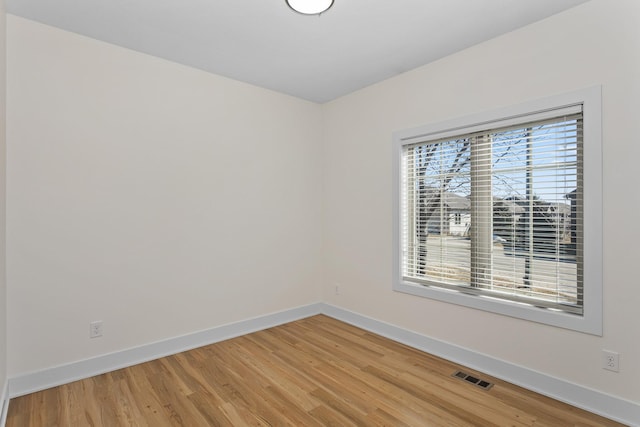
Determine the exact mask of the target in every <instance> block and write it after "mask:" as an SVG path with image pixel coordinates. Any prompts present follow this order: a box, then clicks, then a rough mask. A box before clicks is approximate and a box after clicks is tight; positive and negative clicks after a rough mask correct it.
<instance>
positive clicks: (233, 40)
mask: <svg viewBox="0 0 640 427" xmlns="http://www.w3.org/2000/svg"><path fill="white" fill-rule="evenodd" d="M585 1H587V0H335V3H334V6H333V7H332V8H331V9H330V10H329V11H327V12H326V13H324V14H322V15H321V16H304V15H300V14H298V13H295V12H293V11H292V10H290V9H289V8H288V7H287V5H286V3H285V1H284V0H55V1H52V0H6V4H7V11H8V12H9V13H12V14H15V15H18V16H22V17H25V18H29V19H32V20H35V21H39V22H42V23H45V24H48V25H52V26H55V27H59V28H62V29H65V30H68V31H72V32H75V33H79V34H83V35H86V36H89V37H92V38H95V39H99V40H103V41H106V42H109V43H112V44H116V45H119V46H123V47H127V48H130V49H133V50H136V51H139V52H144V53H147V54H150V55H155V56H158V57H161V58H165V59H168V60H171V61H175V62H178V63H182V64H185V65H189V66H191V67H196V68H199V69H202V70H206V71H210V72H212V73H215V74H219V75H223V76H227V77H231V78H233V79H236V80H241V81H244V82H248V83H251V84H254V85H257V86H261V87H264V88H268V89H272V90H275V91H278V92H283V93H286V94H289V95H293V96H296V97H300V98H304V99H308V100H311V101H314V102H320V103H322V102H326V101H330V100H332V99H335V98H337V97H340V96H342V95H345V94H347V93H350V92H353V91H355V90H357V89H360V88H363V87H365V86H368V85H370V84H373V83H376V82H379V81H381V80H384V79H387V78H389V77H392V76H394V75H396V74H400V73H402V72H404V71H407V70H411V69H413V68H416V67H418V66H421V65H424V64H426V63H429V62H431V61H434V60H436V59H439V58H442V57H444V56H447V55H449V54H451V53H454V52H456V51H459V50H462V49H464V48H467V47H469V46H472V45H474V44H477V43H480V42H482V41H485V40H488V39H491V38H493V37H496V36H498V35H500V34H504V33H506V32H509V31H512V30H514V29H516V28H519V27H522V26H524V25H527V24H530V23H532V22H535V21H538V20H540V19H543V18H545V17H548V16H550V15H553V14H555V13H559V12H561V11H563V10H565V9H568V8H570V7H573V6H576V5H578V4H580V3H584V2H585Z"/></svg>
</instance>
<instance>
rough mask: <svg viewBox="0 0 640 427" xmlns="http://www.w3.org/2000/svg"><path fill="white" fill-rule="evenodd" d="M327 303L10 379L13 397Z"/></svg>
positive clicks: (257, 326) (301, 313) (213, 340)
mask: <svg viewBox="0 0 640 427" xmlns="http://www.w3.org/2000/svg"><path fill="white" fill-rule="evenodd" d="M322 307H323V304H321V303H316V304H310V305H306V306H302V307H297V308H293V309H290V310H284V311H281V312H277V313H271V314H267V315H264V316H259V317H256V318H253V319H248V320H243V321H240V322H235V323H230V324H227V325H223V326H218V327H215V328H212V329H208V330H205V331H200V332H195V333H192V334H187V335H183V336H180V337H176V338H170V339H167V340H163V341H159V342H155V343H151V344H146V345H142V346H140V347H135V348H131V349H128V350H123V351H118V352H115V353H110V354H105V355H102V356H98V357H94V358H91V359H87V360H81V361H78V362H73V363H69V364H66V365H62V366H56V367H53V368H49V369H45V370H42V371H37V372H32V373H28V374H24V375H20V376H17V377H14V378H9V389H8V390H9V397H10V398H14V397H18V396H22V395H25V394H29V393H33V392H36V391H40V390H45V389H47V388H51V387H55V386H58V385H62V384H68V383H70V382H73V381H77V380H81V379H84V378H90V377H93V376H95V375H100V374H104V373H105V372H111V371H114V370H116V369H121V368H126V367H128V366H133V365H137V364H139V363H143V362H148V361H150V360H154V359H158V358H160V357H164V356H169V355H172V354H176V353H181V352H183V351H187V350H191V349H194V348H197V347H202V346H204V345H207V344H213V343H216V342H220V341H224V340H227V339H230V338H235V337H239V336H241V335H245V334H249V333H252V332H256V331H259V330H262V329H267V328H271V327H273V326H278V325H282V324H284V323H289V322H293V321H295V320H299V319H303V318H305V317H309V316H313V315H316V314H319V313H321V311H322Z"/></svg>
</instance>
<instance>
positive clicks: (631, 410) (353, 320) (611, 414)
mask: <svg viewBox="0 0 640 427" xmlns="http://www.w3.org/2000/svg"><path fill="white" fill-rule="evenodd" d="M322 313H323V314H325V315H327V316H330V317H333V318H335V319H338V320H341V321H343V322H345V323H349V324H351V325H354V326H357V327H359V328H362V329H365V330H367V331H370V332H373V333H375V334H378V335H382V336H384V337H387V338H389V339H392V340H394V341H397V342H400V343H402V344H406V345H408V346H410V347H413V348H416V349H419V350H422V351H424V352H426V353H429V354H433V355H434V356H439V357H442V358H443V359H446V360H449V361H451V362H454V363H458V364H460V365H463V366H466V367H469V368H471V369H475V370H477V371H480V372H483V373H486V374H488V375H491V376H493V377H496V378H500V379H502V380H504V381H507V382H509V383H511V384H516V385H518V386H520V387H523V388H526V389H527V390H531V391H535V392H536V393H540V394H542V395H545V396H548V397H551V398H553V399H556V400H559V401H561V402H565V403H568V404H570V405H573V406H575V407H578V408H581V409H584V410H586V411H589V412H593V413H594V414H598V415H602V416H603V417H606V418H610V419H612V420H615V421H618V422H621V423H624V424H627V425H629V426H640V405H639V404H637V403H634V402H630V401H627V400H624V399H620V398H618V397H614V396H610V395H608V394H605V393H602V392H599V391H596V390H591V389H589V388H586V387H583V386H580V385H577V384H573V383H570V382H568V381H563V380H561V379H558V378H554V377H551V376H549V375H546V374H543V373H540V372H536V371H533V370H531V369H528V368H524V367H522V366H518V365H514V364H512V363H509V362H505V361H503V360H498V359H495V358H493V357H491V356H487V355H485V354H481V353H477V352H474V351H472V350H468V349H465V348H463V347H459V346H456V345H453V344H449V343H446V342H443V341H439V340H435V339H433V338H429V337H426V336H424V335H420V334H418V333H415V332H412V331H408V330H406V329H402V328H399V327H398V326H394V325H391V324H389V323H385V322H381V321H379V320H376V319H372V318H370V317H366V316H363V315H361V314H358V313H354V312H352V311H348V310H345V309H342V308H339V307H335V306H332V305H329V304H323V307H322Z"/></svg>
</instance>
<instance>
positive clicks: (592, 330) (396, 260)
mask: <svg viewBox="0 0 640 427" xmlns="http://www.w3.org/2000/svg"><path fill="white" fill-rule="evenodd" d="M601 93H602V89H601V87H600V86H596V87H591V88H586V89H581V90H577V91H574V92H570V93H565V94H561V95H556V96H551V97H547V98H543V99H538V100H533V101H528V102H525V103H522V104H518V105H514V106H509V107H506V108H501V109H497V110H493V111H487V112H483V113H479V114H474V115H469V116H464V117H460V118H456V119H452V120H448V121H444V122H440V123H434V124H430V125H426V126H420V127H417V128H412V129H406V130H402V131H398V132H394V133H393V154H392V158H393V165H392V170H393V192H392V200H393V266H392V269H393V278H392V283H393V290H394V291H397V292H402V293H407V294H411V295H415V296H420V297H425V298H430V299H434V300H437V301H442V302H447V303H452V304H457V305H461V306H465V307H469V308H474V309H479V310H484V311H488V312H492V313H496V314H501V315H506V316H510V317H515V318H519V319H523V320H528V321H533V322H538V323H542V324H546V325H551V326H556V327H561V328H566V329H570V330H574V331H579V332H584V333H588V334H592V335H598V336H601V335H602V282H603V278H602V258H603V257H602V243H603V241H602V224H603V213H602V209H603V206H602V95H601ZM577 104H582V110H583V167H584V173H583V176H582V179H583V187H584V189H583V191H584V202H583V203H584V206H583V230H584V236H583V238H584V253H583V257H584V258H583V259H584V266H583V268H584V273H583V274H584V276H583V292H584V294H583V295H584V301H583V313H582V314H581V315H577V314H570V313H565V312H562V311H558V310H554V309H547V308H540V307H535V306H533V305H530V304H525V303H518V302H513V301H509V300H502V299H497V298H494V297H488V296H483V295H470V294H466V293H464V292H462V291H459V290H455V289H447V288H440V287H435V286H425V285H424V284H418V283H413V282H410V281H407V280H404V279H403V277H402V271H401V265H402V249H401V245H402V241H401V233H402V230H401V227H402V225H401V215H402V212H401V210H402V206H401V197H402V194H401V191H402V182H401V176H400V174H401V173H402V172H401V161H402V150H403V147H404V146H405V145H412V144H415V143H417V142H421V141H428V140H432V139H436V138H447V137H454V136H456V135H460V134H464V133H470V132H476V131H481V130H485V129H486V128H488V127H494V126H496V124H499V125H500V126H506V125H510V124H518V123H520V122H522V121H523V120H524V119H523V118H524V117H527V118H531V117H535V116H536V115H538V114H539V115H541V116H543V115H545V114H548V112H549V111H551V110H555V109H558V108H564V107H568V106H571V105H577Z"/></svg>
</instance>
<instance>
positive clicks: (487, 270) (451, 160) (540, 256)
mask: <svg viewBox="0 0 640 427" xmlns="http://www.w3.org/2000/svg"><path fill="white" fill-rule="evenodd" d="M582 114H583V113H582V106H581V105H573V106H570V107H563V108H562V109H556V110H547V111H543V112H537V113H536V114H532V115H527V116H518V117H511V118H508V119H504V120H501V121H499V122H491V123H483V124H480V125H474V127H470V128H466V129H463V130H460V131H458V132H460V133H459V134H456V133H455V132H451V131H447V133H446V134H439V135H429V136H424V135H423V136H421V137H419V138H418V139H419V141H417V142H414V141H415V140H414V141H412V142H411V143H407V144H405V145H403V147H402V152H401V170H400V184H401V189H400V194H401V196H400V203H401V206H400V226H401V236H400V240H401V242H400V243H401V265H400V269H401V275H402V278H403V280H404V281H406V282H410V283H416V284H420V285H424V286H428V287H440V288H447V289H452V290H458V291H461V292H464V293H469V294H475V295H480V296H485V297H489V298H497V299H501V300H509V301H513V302H515V303H526V304H529V305H533V306H538V307H544V308H549V309H554V310H561V311H564V312H567V313H574V314H582V313H583V256H582V252H583V248H582V246H583V239H582V234H583V232H582V230H583V219H582V218H583V209H582V206H583V188H582V187H583V179H582V175H583V160H582V157H583V154H582V151H583V148H582V139H583V131H582ZM443 135H444V136H443Z"/></svg>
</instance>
